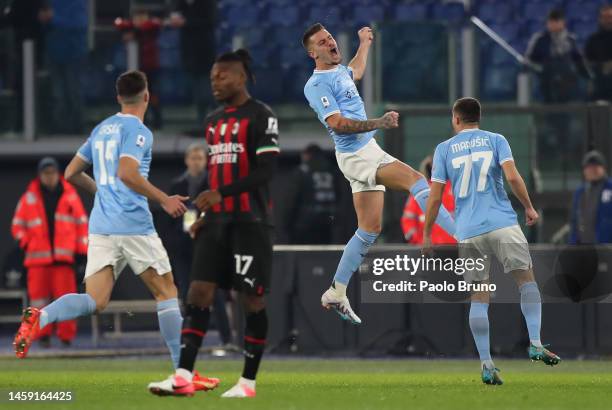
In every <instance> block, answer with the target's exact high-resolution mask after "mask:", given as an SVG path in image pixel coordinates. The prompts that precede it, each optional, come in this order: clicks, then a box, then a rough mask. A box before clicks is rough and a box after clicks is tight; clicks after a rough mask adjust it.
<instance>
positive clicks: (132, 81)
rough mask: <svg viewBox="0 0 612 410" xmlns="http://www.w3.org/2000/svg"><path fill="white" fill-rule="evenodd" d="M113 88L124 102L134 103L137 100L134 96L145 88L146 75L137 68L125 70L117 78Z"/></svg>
mask: <svg viewBox="0 0 612 410" xmlns="http://www.w3.org/2000/svg"><path fill="white" fill-rule="evenodd" d="M115 89H116V90H117V95H118V96H119V97H121V99H122V100H123V102H124V103H125V104H134V103H136V102H138V101H137V100H136V99H135V98H134V97H137V96H138V95H140V94H141V93H142V92H143V91H145V90H146V89H147V75H146V74H145V73H143V72H142V71H138V70H132V71H127V72H125V73H123V74H121V75H120V76H119V78H117V82H116V83H115Z"/></svg>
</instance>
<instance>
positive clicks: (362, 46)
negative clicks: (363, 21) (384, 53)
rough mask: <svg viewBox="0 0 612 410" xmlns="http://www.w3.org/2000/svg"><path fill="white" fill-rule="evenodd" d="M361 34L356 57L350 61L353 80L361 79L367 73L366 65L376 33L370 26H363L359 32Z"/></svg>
mask: <svg viewBox="0 0 612 410" xmlns="http://www.w3.org/2000/svg"><path fill="white" fill-rule="evenodd" d="M357 35H358V36H359V48H358V49H357V53H356V54H355V57H353V59H352V60H351V62H350V63H349V65H348V66H349V67H351V69H352V70H353V80H355V81H359V80H361V79H362V78H363V74H364V73H365V69H366V65H367V63H368V53H369V52H370V46H372V40H373V39H374V35H373V34H372V29H371V28H370V27H363V28H362V29H361V30H359V31H358V32H357Z"/></svg>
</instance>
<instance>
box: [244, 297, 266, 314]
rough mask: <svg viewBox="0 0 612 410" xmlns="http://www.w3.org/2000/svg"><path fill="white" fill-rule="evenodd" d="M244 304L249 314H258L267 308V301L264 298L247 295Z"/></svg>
mask: <svg viewBox="0 0 612 410" xmlns="http://www.w3.org/2000/svg"><path fill="white" fill-rule="evenodd" d="M243 304H244V310H246V311H247V313H257V312H259V311H261V310H263V309H265V308H266V300H265V298H264V297H263V296H251V295H245V296H244V298H243Z"/></svg>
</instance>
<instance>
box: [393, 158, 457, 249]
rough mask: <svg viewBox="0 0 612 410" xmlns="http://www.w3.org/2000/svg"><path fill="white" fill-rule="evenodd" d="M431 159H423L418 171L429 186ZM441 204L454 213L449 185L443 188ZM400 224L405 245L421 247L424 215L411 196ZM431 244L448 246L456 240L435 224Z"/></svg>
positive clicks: (453, 203) (452, 197)
mask: <svg viewBox="0 0 612 410" xmlns="http://www.w3.org/2000/svg"><path fill="white" fill-rule="evenodd" d="M432 161H433V158H432V157H431V155H429V156H427V157H425V158H424V159H423V161H421V165H420V167H419V170H420V171H421V173H422V174H423V175H425V178H427V181H428V182H429V184H431V182H430V181H429V180H430V179H431V166H432ZM442 204H443V205H444V207H445V208H446V209H448V212H451V213H453V212H454V211H455V197H454V196H453V190H452V188H451V184H450V183H447V184H446V187H445V188H444V193H443V194H442ZM400 223H401V225H402V232H403V233H404V240H405V241H406V242H407V243H411V244H414V245H421V244H422V243H423V228H424V227H425V213H424V212H423V211H422V210H421V208H420V207H419V204H418V203H417V201H416V200H415V199H414V197H413V196H412V195H410V197H409V198H408V199H407V200H406V205H404V212H403V213H402V217H401V219H400ZM431 242H432V243H433V244H434V245H448V244H453V243H457V240H456V239H455V238H454V237H453V236H451V235H449V234H448V233H446V231H445V230H444V229H442V228H440V226H438V224H435V225H434V226H433V228H432V230H431Z"/></svg>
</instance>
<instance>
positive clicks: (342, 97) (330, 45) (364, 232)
mask: <svg viewBox="0 0 612 410" xmlns="http://www.w3.org/2000/svg"><path fill="white" fill-rule="evenodd" d="M358 35H359V40H360V45H359V49H358V50H357V54H356V55H355V57H354V58H353V59H352V60H351V61H350V63H349V64H348V66H343V65H341V64H340V62H341V60H342V56H341V55H340V50H338V45H337V44H336V40H334V38H333V37H332V35H331V34H330V33H329V32H328V31H327V30H325V28H324V27H323V26H322V25H321V24H319V23H317V24H314V25H313V26H311V27H310V28H309V29H308V30H307V31H306V32H305V33H304V36H303V38H302V45H303V46H304V48H305V49H306V51H307V52H308V55H309V56H310V57H311V58H312V59H313V60H314V61H315V70H314V73H313V75H312V77H310V79H309V80H308V82H307V83H306V86H305V87H304V94H305V95H306V99H307V100H308V103H309V104H310V106H311V107H312V109H313V110H314V111H315V112H316V113H317V116H318V118H319V121H321V123H322V124H323V125H324V126H325V128H326V129H327V132H328V133H329V135H330V136H331V137H332V138H333V139H334V143H335V145H336V159H337V161H338V166H339V167H340V170H341V171H342V173H343V174H344V176H345V177H346V179H347V180H348V181H349V182H350V184H351V190H352V192H353V203H354V206H355V212H356V213H357V223H358V229H357V231H356V232H355V235H354V236H353V237H352V238H351V240H350V241H349V242H348V244H347V245H346V247H345V248H344V252H343V254H342V258H341V259H340V263H339V265H338V269H337V271H336V274H335V276H334V280H333V282H332V285H331V287H330V288H329V289H328V290H327V291H326V292H325V293H324V294H323V296H322V298H321V304H322V305H323V306H324V307H326V308H328V309H329V308H333V309H334V310H335V311H336V312H338V314H339V315H340V316H341V317H342V318H343V319H345V320H348V321H350V322H352V323H354V324H359V323H361V319H359V317H358V316H357V315H356V314H355V312H353V310H352V309H351V306H350V303H349V301H348V298H347V297H346V287H347V285H348V282H349V280H350V278H351V276H352V275H353V273H354V272H355V271H356V270H357V268H358V267H359V265H360V264H361V262H362V261H363V258H364V257H365V255H366V254H367V252H368V249H369V248H370V246H372V244H374V241H375V240H376V238H377V237H378V235H379V234H380V230H381V221H382V211H383V204H384V191H385V187H386V188H390V189H397V190H402V191H410V193H412V195H414V197H415V199H416V200H417V202H418V203H419V205H420V206H421V209H425V204H426V201H427V197H428V196H429V185H428V183H427V180H426V179H425V177H424V176H423V175H422V174H420V173H419V172H417V171H415V170H414V169H412V168H411V167H409V166H408V165H406V164H404V163H403V162H401V161H398V160H397V159H395V158H393V157H392V156H391V155H389V154H387V153H386V152H385V151H383V150H382V149H381V148H380V147H379V146H378V144H377V143H376V140H375V139H374V134H375V133H376V130H378V129H389V128H396V127H397V126H398V120H399V114H398V113H396V112H393V111H391V112H387V113H385V114H384V115H383V116H382V117H381V118H375V119H370V120H369V119H368V118H367V116H366V112H365V109H364V105H363V100H362V99H361V97H360V96H359V92H358V91H357V87H356V86H355V81H358V80H360V79H361V78H362V77H363V74H364V72H365V68H366V63H367V58H368V52H369V49H370V46H371V44H372V40H373V38H374V37H373V34H372V29H370V28H369V27H364V28H362V29H361V30H359V32H358ZM436 222H437V223H438V224H439V225H440V226H441V227H442V228H443V229H444V230H445V231H447V232H448V233H450V234H451V235H452V234H454V233H455V224H454V221H453V219H452V217H451V215H450V214H449V213H448V211H447V210H446V209H444V208H442V210H441V212H440V216H439V217H438V219H437V220H436Z"/></svg>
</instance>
